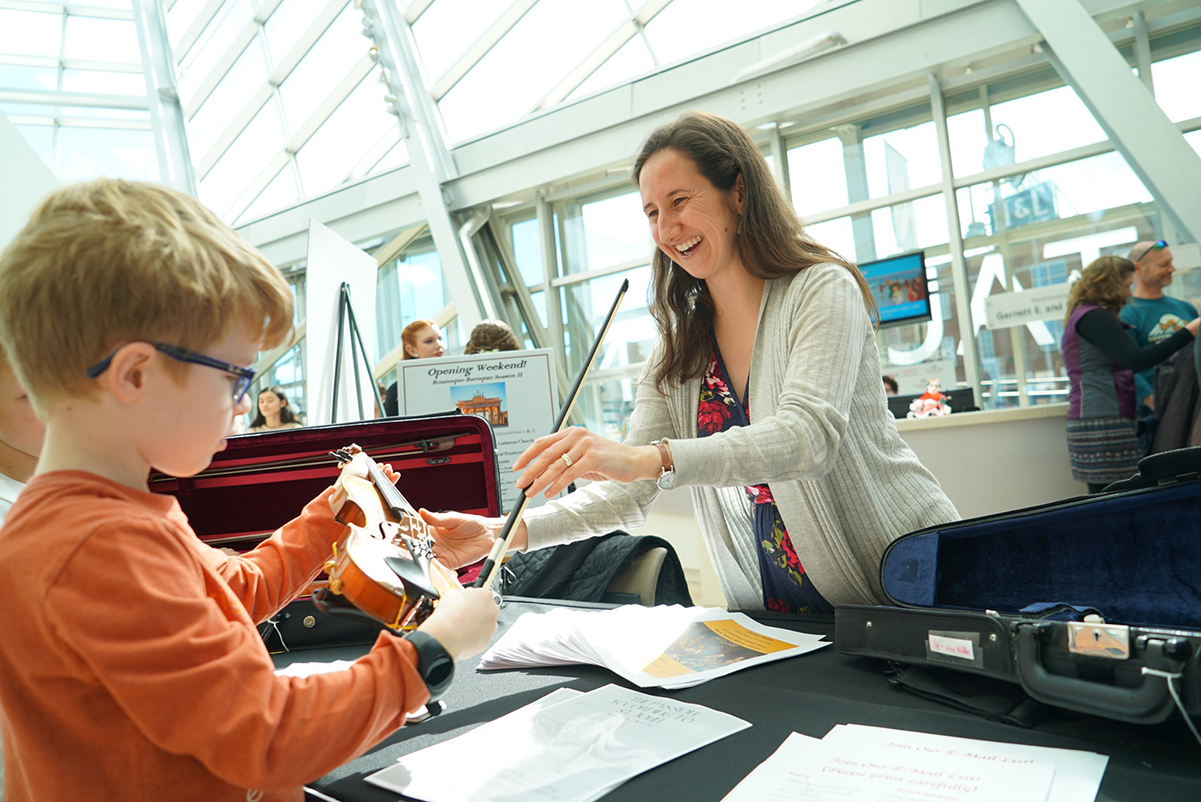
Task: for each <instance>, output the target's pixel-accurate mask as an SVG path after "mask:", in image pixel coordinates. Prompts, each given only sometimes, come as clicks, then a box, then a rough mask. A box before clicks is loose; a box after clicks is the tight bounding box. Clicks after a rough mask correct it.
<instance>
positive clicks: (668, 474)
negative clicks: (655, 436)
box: [651, 438, 676, 490]
mask: <svg viewBox="0 0 1201 802" xmlns="http://www.w3.org/2000/svg"><path fill="white" fill-rule="evenodd" d="M651 445H652V446H655V447H656V448H658V449H659V460H660V463H661V465H660V467H659V478H658V479H657V480H656V481H655V484H657V485H659V489H660V490H671V489H672V488H673V487H675V486H676V465H675V462H674V461H673V460H672V458H671V448H670V447H668V445H667V440H666V438H665V439H663V440H652V441H651Z"/></svg>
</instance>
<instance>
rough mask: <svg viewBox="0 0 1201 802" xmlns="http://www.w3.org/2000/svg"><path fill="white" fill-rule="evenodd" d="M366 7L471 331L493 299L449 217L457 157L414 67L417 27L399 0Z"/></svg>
mask: <svg viewBox="0 0 1201 802" xmlns="http://www.w3.org/2000/svg"><path fill="white" fill-rule="evenodd" d="M356 2H358V0H356ZM362 7H363V15H364V17H365V20H364V23H363V24H364V27H366V28H368V29H370V30H372V31H373V32H374V41H375V44H376V47H377V50H378V56H379V61H380V64H381V65H382V66H383V68H384V70H385V73H384V75H385V76H396V77H397V79H398V82H399V84H400V86H395V85H394V86H393V94H392V95H390V96H389V101H390V102H391V103H392V105H393V110H394V112H395V113H396V115H397V119H398V123H399V125H400V130H401V134H402V136H403V137H404V141H405V147H406V149H407V150H408V152H409V171H408V172H410V173H411V176H412V179H413V182H414V183H415V184H416V186H417V194H418V197H419V199H420V202H421V206H422V209H423V211H424V213H425V216H426V221H427V222H428V224H429V227H430V234H431V235H432V236H433V239H434V247H436V248H437V249H438V257H439V259H440V260H441V261H442V271H443V275H445V276H446V281H447V284H448V286H449V289H450V296H451V297H452V298H454V299H455V304H456V305H457V307H458V311H459V324H460V327H461V328H462V329H463V330H464V331H470V330H471V327H473V326H474V325H475V324H476V323H478V322H479V321H480V320H482V319H483V318H484V317H487V316H488V315H487V310H488V307H489V306H490V304H488V305H485V299H483V298H481V297H480V294H479V292H477V288H476V286H475V282H473V280H472V277H471V272H470V267H469V264H468V261H467V256H466V254H465V252H464V250H463V247H462V242H461V241H460V239H459V236H458V234H459V230H458V229H459V226H458V225H457V223H456V221H455V220H454V219H453V218H452V217H451V214H450V211H449V210H448V208H447V206H448V204H447V201H446V198H445V197H444V195H443V183H444V182H445V181H446V180H448V179H449V178H451V177H453V175H454V173H453V171H454V159H453V158H451V156H450V153H449V151H448V150H447V148H446V140H445V138H444V137H443V136H442V135H441V127H440V126H439V125H438V124H437V120H436V119H435V118H433V117H432V116H431V111H430V107H431V106H432V104H431V103H430V102H429V94H428V93H427V92H426V91H425V89H424V87H423V85H422V82H421V80H420V72H419V71H418V69H417V67H416V61H415V56H414V52H415V49H416V44H415V43H414V41H413V32H412V30H411V29H410V28H409V24H408V23H407V22H406V21H405V17H404V15H403V14H401V13H400V12H399V10H398V9H397V8H396V4H395V3H392V2H389V0H382V1H381V0H363V6H362ZM423 96H424V102H423V99H422V98H423ZM435 113H436V112H435Z"/></svg>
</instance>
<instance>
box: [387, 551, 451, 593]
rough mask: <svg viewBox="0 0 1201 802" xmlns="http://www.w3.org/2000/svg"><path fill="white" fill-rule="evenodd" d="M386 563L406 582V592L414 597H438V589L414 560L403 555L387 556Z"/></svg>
mask: <svg viewBox="0 0 1201 802" xmlns="http://www.w3.org/2000/svg"><path fill="white" fill-rule="evenodd" d="M384 564H385V565H387V566H388V567H389V568H391V569H392V573H394V574H396V575H397V576H398V577H400V581H401V582H402V583H404V587H405V593H406V594H407V595H409V596H412V597H419V596H421V597H425V598H427V599H437V598H438V591H437V590H436V589H435V588H434V586H433V585H432V584H430V580H429V577H427V576H426V575H425V572H424V571H422V570H421V568H420V567H419V566H418V565H417V563H415V562H413V561H412V560H406V559H404V558H403V557H385V558H384Z"/></svg>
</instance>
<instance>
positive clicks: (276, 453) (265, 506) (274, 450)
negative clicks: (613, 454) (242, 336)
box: [150, 412, 500, 652]
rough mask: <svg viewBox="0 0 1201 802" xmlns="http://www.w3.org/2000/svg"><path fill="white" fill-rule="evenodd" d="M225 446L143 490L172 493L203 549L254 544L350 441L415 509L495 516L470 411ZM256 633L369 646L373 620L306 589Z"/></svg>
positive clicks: (324, 480) (484, 444)
mask: <svg viewBox="0 0 1201 802" xmlns="http://www.w3.org/2000/svg"><path fill="white" fill-rule="evenodd" d="M228 443H229V445H228V447H227V448H226V449H225V450H224V451H222V452H220V453H218V454H217V455H216V456H214V457H213V461H212V464H210V465H209V467H208V468H207V469H205V470H204V471H203V472H201V473H199V474H197V475H195V476H191V477H187V478H183V479H179V478H175V477H169V476H164V475H154V476H152V477H151V480H150V489H151V490H152V491H154V492H156V493H169V494H171V495H173V496H175V497H176V498H178V499H179V504H180V507H181V508H182V509H183V512H184V514H186V515H187V516H188V521H189V523H191V525H192V528H193V529H194V530H195V531H196V534H197V535H199V537H200V539H201V540H203V541H204V542H206V543H208V544H209V545H210V546H214V547H220V548H231V549H234V550H235V551H248V550H250V549H252V548H254V547H255V546H256V545H257V544H258V543H259V542H261V541H262V540H264V539H266V538H267V537H268V536H269V535H270V534H271V533H272V532H274V531H275V530H276V529H278V528H279V527H280V526H282V525H283V524H285V523H287V522H288V521H290V520H291V519H292V518H295V517H296V516H297V515H299V514H300V511H301V510H302V509H303V508H304V506H305V505H306V504H308V503H309V502H310V501H312V500H313V498H314V497H316V496H317V495H318V494H320V493H321V491H323V490H325V489H326V488H327V487H329V486H330V485H332V484H333V483H334V482H335V481H336V480H337V479H338V476H339V462H338V460H337V459H336V458H335V457H333V456H331V455H330V453H329V452H331V451H336V450H338V449H340V448H343V447H345V446H349V445H351V444H357V445H358V446H359V447H361V448H362V449H363V451H365V452H366V453H367V455H368V456H370V457H372V458H373V459H375V460H376V461H377V462H378V463H380V464H381V465H382V464H384V463H390V464H391V465H392V468H393V470H395V471H397V472H398V473H400V480H399V481H398V482H397V485H396V486H397V488H398V489H399V490H400V492H401V493H402V494H403V495H404V496H405V498H406V499H408V501H409V503H410V504H412V505H413V507H415V508H421V507H425V508H426V509H430V510H457V511H459V512H465V513H472V514H475V515H484V516H497V515H499V514H500V488H499V471H498V468H497V462H496V446H495V439H494V438H493V432H492V427H491V426H490V425H489V424H488V421H487V420H485V419H484V418H482V417H479V416H477V415H462V414H459V413H457V412H455V413H448V414H446V415H432V416H420V417H410V418H381V419H378V420H369V421H360V422H356V423H343V424H334V425H330V426H309V427H304V428H300V429H284V430H281V431H277V432H262V433H256V434H247V435H238V436H235V437H231V438H229V441H228ZM331 556H332V555H331ZM324 578H325V575H324V574H322V575H321V576H320V577H319V581H320V580H321V579H324ZM259 631H260V633H261V634H262V635H263V640H264V641H265V642H266V643H267V646H268V648H269V649H270V650H271V651H273V652H279V651H286V650H291V649H297V648H314V647H321V646H335V645H347V644H354V643H372V642H374V640H375V637H376V635H377V634H378V633H379V631H380V626H379V625H375V624H373V623H362V622H359V621H355V620H351V619H347V618H342V617H335V616H330V615H328V614H326V613H324V612H322V611H321V610H319V609H318V608H317V607H316V606H315V605H314V604H313V602H312V600H311V598H310V596H309V594H308V593H306V594H305V595H303V596H301V597H299V598H297V599H296V600H295V601H293V602H291V603H290V604H288V605H287V606H286V607H285V608H284V609H283V610H282V611H281V612H279V613H278V614H277V615H275V616H274V617H273V618H272V619H271V620H269V621H266V622H264V623H263V624H261V625H260V626H259Z"/></svg>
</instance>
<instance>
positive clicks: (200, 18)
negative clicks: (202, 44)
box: [174, 0, 225, 64]
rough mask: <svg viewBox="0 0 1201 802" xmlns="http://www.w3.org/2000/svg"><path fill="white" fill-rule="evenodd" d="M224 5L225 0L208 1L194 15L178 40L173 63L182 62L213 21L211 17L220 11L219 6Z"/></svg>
mask: <svg viewBox="0 0 1201 802" xmlns="http://www.w3.org/2000/svg"><path fill="white" fill-rule="evenodd" d="M223 5H225V0H208V2H207V3H205V4H204V7H203V8H201V9H200V13H199V14H197V15H196V19H194V20H192V24H191V25H189V26H188V29H187V30H186V31H184V35H183V36H182V37H181V38H180V40H179V44H178V45H176V46H175V53H174V56H175V63H176V64H180V63H182V62H183V60H184V57H185V56H187V55H188V51H189V50H191V49H192V46H193V45H195V44H196V42H197V41H198V40H199V39H200V34H202V33H204V29H205V28H207V27H208V26H209V23H210V22H212V21H213V17H215V16H217V12H219V11H220V10H221V6H223Z"/></svg>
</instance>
